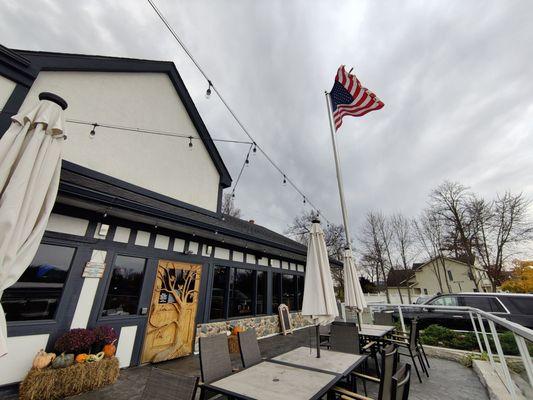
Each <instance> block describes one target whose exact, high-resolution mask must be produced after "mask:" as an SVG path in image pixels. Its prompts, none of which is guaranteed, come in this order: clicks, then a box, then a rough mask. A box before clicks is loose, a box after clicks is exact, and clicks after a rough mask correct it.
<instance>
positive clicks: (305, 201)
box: [304, 196, 307, 204]
mask: <svg viewBox="0 0 533 400" xmlns="http://www.w3.org/2000/svg"><path fill="white" fill-rule="evenodd" d="M305 203H307V200H306V199H305V196H304V204H305Z"/></svg>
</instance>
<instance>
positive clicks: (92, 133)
mask: <svg viewBox="0 0 533 400" xmlns="http://www.w3.org/2000/svg"><path fill="white" fill-rule="evenodd" d="M97 126H98V124H93V129H91V131H90V132H89V135H90V137H91V139H92V138H94V137H95V135H96V127H97Z"/></svg>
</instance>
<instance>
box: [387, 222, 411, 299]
mask: <svg viewBox="0 0 533 400" xmlns="http://www.w3.org/2000/svg"><path fill="white" fill-rule="evenodd" d="M391 230H392V244H393V247H394V249H395V253H396V255H397V257H398V258H399V260H398V261H397V262H396V264H399V265H401V266H402V267H403V269H404V270H406V271H407V270H409V269H411V264H412V262H413V260H414V258H415V255H416V252H415V240H414V236H413V226H412V224H411V221H409V219H407V218H406V217H405V216H404V215H402V214H400V213H397V214H394V215H393V216H392V217H391ZM407 298H408V300H409V304H410V303H412V302H413V301H412V299H411V288H410V287H409V285H408V286H407Z"/></svg>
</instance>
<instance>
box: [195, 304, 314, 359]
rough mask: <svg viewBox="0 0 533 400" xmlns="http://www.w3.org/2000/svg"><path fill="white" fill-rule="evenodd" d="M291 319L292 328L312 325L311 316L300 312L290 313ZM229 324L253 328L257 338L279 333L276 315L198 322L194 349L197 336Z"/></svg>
mask: <svg viewBox="0 0 533 400" xmlns="http://www.w3.org/2000/svg"><path fill="white" fill-rule="evenodd" d="M291 321H292V327H293V328H294V329H298V328H303V327H306V326H311V325H313V322H312V320H311V318H309V317H304V316H302V314H300V313H291ZM230 326H242V327H243V328H244V329H250V328H254V329H255V331H256V333H257V337H258V338H262V337H265V336H269V335H273V334H277V333H281V326H280V324H279V316H277V315H267V316H263V317H251V318H244V319H232V320H228V321H219V322H209V323H206V324H199V325H197V326H196V339H195V344H194V349H195V351H198V338H199V337H204V336H212V335H217V334H219V333H225V332H227V331H228V330H229V329H230Z"/></svg>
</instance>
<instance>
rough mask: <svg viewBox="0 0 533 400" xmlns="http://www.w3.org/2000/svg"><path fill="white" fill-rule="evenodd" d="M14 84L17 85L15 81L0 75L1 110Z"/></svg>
mask: <svg viewBox="0 0 533 400" xmlns="http://www.w3.org/2000/svg"><path fill="white" fill-rule="evenodd" d="M15 86H17V84H16V83H15V82H13V81H12V80H9V79H8V78H6V77H4V76H2V75H0V110H3V108H4V106H5V105H6V103H7V100H8V99H9V96H11V93H13V90H14V89H15Z"/></svg>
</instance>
